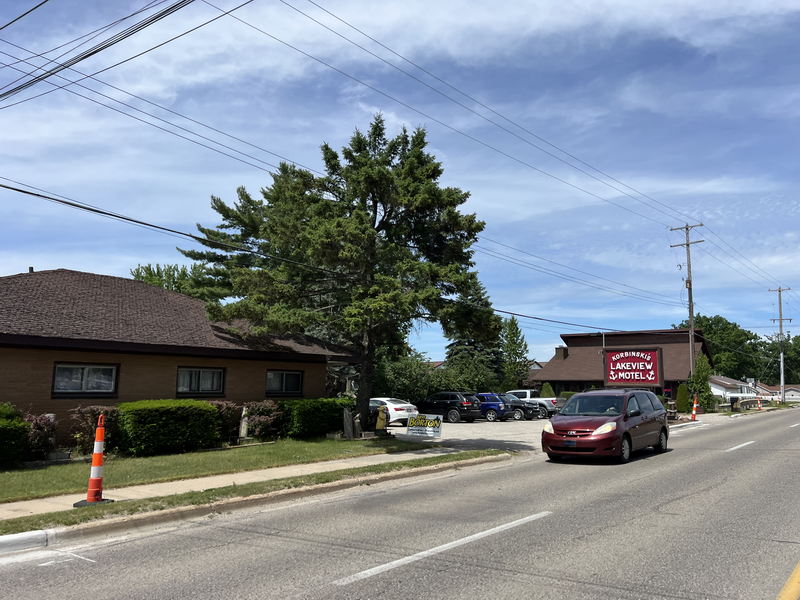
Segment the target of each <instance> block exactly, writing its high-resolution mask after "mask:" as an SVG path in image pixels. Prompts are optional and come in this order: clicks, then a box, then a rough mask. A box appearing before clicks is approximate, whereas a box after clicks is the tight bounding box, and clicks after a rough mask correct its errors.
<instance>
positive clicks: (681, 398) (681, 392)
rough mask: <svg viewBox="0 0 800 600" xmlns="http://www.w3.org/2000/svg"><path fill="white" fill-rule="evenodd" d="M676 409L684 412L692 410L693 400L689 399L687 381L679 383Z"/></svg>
mask: <svg viewBox="0 0 800 600" xmlns="http://www.w3.org/2000/svg"><path fill="white" fill-rule="evenodd" d="M675 409H676V410H677V411H678V412H682V413H686V412H689V411H690V410H692V406H691V401H690V399H689V386H687V385H686V384H685V383H681V384H680V385H678V391H677V393H676V395H675Z"/></svg>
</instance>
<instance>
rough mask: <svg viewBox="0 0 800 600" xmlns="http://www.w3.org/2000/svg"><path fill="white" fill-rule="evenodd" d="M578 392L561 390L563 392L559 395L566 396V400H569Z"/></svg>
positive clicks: (560, 396)
mask: <svg viewBox="0 0 800 600" xmlns="http://www.w3.org/2000/svg"><path fill="white" fill-rule="evenodd" d="M577 393H578V392H561V393H560V394H559V395H558V397H559V398H564V400H569V399H570V398H572V397H573V396H574V395H575V394H577Z"/></svg>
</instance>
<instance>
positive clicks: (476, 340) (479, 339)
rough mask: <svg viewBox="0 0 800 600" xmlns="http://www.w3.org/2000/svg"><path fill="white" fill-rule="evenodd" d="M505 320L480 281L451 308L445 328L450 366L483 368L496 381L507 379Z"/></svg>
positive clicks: (462, 294) (459, 296)
mask: <svg viewBox="0 0 800 600" xmlns="http://www.w3.org/2000/svg"><path fill="white" fill-rule="evenodd" d="M502 327H503V320H502V319H501V318H500V317H499V316H498V315H496V314H495V313H494V310H493V309H492V303H491V301H490V300H489V295H488V294H487V292H486V288H485V287H484V286H483V285H482V284H481V283H480V282H478V281H476V282H475V284H474V285H472V286H470V287H469V289H467V290H465V291H463V292H461V293H460V294H459V295H458V299H457V301H456V302H454V303H452V306H450V307H449V311H448V319H447V321H446V322H445V323H444V324H443V329H444V333H445V336H446V337H447V338H449V339H450V340H452V341H451V342H450V343H449V344H448V345H447V357H446V359H447V364H448V365H453V366H455V365H458V364H459V363H462V364H463V365H464V366H465V367H466V368H468V369H469V368H474V366H475V365H476V364H481V365H482V368H484V369H489V370H490V371H492V373H493V375H492V376H491V377H490V379H493V380H495V381H497V380H499V379H500V378H502V376H503V373H502V371H503V351H502V345H501V339H500V334H501V331H502Z"/></svg>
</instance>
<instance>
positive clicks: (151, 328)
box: [0, 269, 351, 356]
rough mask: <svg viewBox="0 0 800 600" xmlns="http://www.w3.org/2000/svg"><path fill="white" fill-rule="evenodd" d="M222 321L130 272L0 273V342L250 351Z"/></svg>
mask: <svg viewBox="0 0 800 600" xmlns="http://www.w3.org/2000/svg"><path fill="white" fill-rule="evenodd" d="M229 329H230V327H229V326H228V325H225V324H220V323H212V322H210V321H209V320H208V318H207V316H206V311H205V304H204V303H203V302H202V301H201V300H196V299H194V298H190V297H188V296H184V295H183V294H179V293H177V292H172V291H168V290H164V289H162V288H159V287H155V286H152V285H149V284H147V283H144V282H141V281H136V280H133V279H125V278H122V277H111V276H108V275H97V274H95V273H84V272H81V271H71V270H68V269H55V270H51V271H37V272H33V273H21V274H19V275H10V276H6V277H0V342H3V341H5V342H8V341H9V340H12V339H13V340H16V341H17V342H19V341H21V340H20V338H41V339H51V340H62V342H63V343H68V341H70V340H72V341H75V342H76V343H78V342H92V343H96V342H101V343H109V344H123V345H124V344H132V345H146V346H153V347H160V348H164V347H183V348H196V349H205V350H207V351H208V350H212V351H213V350H219V351H222V353H226V352H229V351H239V352H241V351H245V352H249V351H253V347H252V346H249V345H248V344H246V343H244V342H243V341H242V340H240V339H239V338H238V337H237V336H235V335H232V334H231V333H230V332H229ZM260 342H261V343H260V344H259V349H260V350H262V351H272V352H283V353H286V352H289V353H301V354H309V355H324V356H332V355H337V356H338V355H347V354H351V353H350V352H349V351H347V350H346V349H344V348H341V347H334V346H332V345H328V344H324V343H323V342H320V341H318V340H313V339H312V338H308V337H305V336H291V337H289V336H280V337H279V336H270V337H269V338H265V339H262V340H260Z"/></svg>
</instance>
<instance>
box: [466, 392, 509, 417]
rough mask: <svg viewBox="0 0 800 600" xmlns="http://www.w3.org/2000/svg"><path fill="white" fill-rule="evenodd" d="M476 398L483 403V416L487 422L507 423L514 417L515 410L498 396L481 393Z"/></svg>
mask: <svg viewBox="0 0 800 600" xmlns="http://www.w3.org/2000/svg"><path fill="white" fill-rule="evenodd" d="M475 396H476V397H477V398H478V400H480V401H481V414H482V415H483V417H484V418H485V419H486V420H487V421H505V420H506V419H510V418H512V417H513V416H514V409H513V408H512V407H511V405H510V404H508V403H507V402H506V401H505V400H503V398H501V397H500V396H499V395H498V394H493V393H490V392H481V393H480V394H475Z"/></svg>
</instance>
